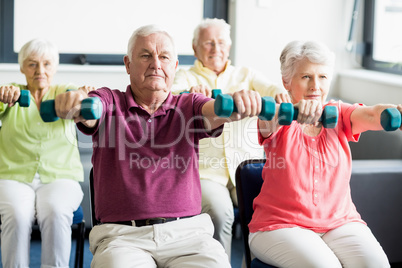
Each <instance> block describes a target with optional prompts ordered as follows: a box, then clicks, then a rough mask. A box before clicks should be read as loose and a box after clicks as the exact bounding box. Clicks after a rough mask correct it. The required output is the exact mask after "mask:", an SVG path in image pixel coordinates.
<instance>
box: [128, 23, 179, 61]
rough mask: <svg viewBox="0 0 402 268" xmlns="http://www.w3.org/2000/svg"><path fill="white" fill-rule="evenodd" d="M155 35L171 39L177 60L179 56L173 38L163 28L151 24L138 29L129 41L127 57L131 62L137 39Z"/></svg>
mask: <svg viewBox="0 0 402 268" xmlns="http://www.w3.org/2000/svg"><path fill="white" fill-rule="evenodd" d="M155 33H162V34H164V35H166V36H167V37H168V38H169V39H170V41H171V43H172V46H173V53H174V55H173V56H174V57H175V59H176V60H177V58H178V56H177V51H176V46H175V44H174V40H173V37H172V36H171V35H170V34H169V33H168V32H167V31H166V30H164V29H163V28H162V27H161V26H158V25H155V24H150V25H145V26H142V27H140V28H138V29H137V30H135V31H134V32H133V34H132V35H131V37H130V39H129V40H128V46H127V56H128V58H129V59H130V61H131V56H132V53H133V49H134V46H135V42H136V41H137V38H138V37H140V36H141V37H145V36H148V35H151V34H155Z"/></svg>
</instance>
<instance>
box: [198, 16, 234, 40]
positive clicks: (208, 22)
mask: <svg viewBox="0 0 402 268" xmlns="http://www.w3.org/2000/svg"><path fill="white" fill-rule="evenodd" d="M210 26H216V27H220V28H221V29H222V30H223V38H224V40H225V41H226V43H227V44H228V45H231V44H232V39H231V38H230V25H229V24H228V23H226V21H225V20H223V19H217V18H214V19H210V18H207V19H204V20H202V21H201V23H200V24H198V26H197V27H196V28H195V30H194V37H193V46H196V45H197V43H198V39H199V38H200V31H201V30H202V29H205V28H208V27H210Z"/></svg>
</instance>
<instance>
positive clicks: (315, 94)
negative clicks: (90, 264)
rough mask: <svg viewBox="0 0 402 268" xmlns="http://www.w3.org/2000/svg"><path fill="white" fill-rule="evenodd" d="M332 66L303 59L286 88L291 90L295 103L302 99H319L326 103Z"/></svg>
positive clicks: (285, 84) (297, 65) (290, 93)
mask: <svg viewBox="0 0 402 268" xmlns="http://www.w3.org/2000/svg"><path fill="white" fill-rule="evenodd" d="M331 74H332V68H331V67H330V66H327V65H322V64H317V63H312V62H310V61H309V60H308V59H303V60H301V61H300V62H299V63H297V64H296V66H295V70H294V74H293V77H292V79H291V81H289V82H288V83H286V82H285V81H284V83H283V84H284V86H285V88H286V89H287V90H288V91H289V95H290V97H291V98H292V102H293V103H298V102H299V101H300V100H302V99H305V100H318V101H320V102H321V103H324V102H325V100H326V98H327V96H328V93H329V89H330V85H331V79H332V75H331Z"/></svg>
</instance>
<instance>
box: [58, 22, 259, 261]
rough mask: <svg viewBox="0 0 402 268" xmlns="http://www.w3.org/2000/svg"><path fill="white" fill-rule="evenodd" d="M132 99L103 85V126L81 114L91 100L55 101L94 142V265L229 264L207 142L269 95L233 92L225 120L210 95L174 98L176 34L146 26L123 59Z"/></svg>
mask: <svg viewBox="0 0 402 268" xmlns="http://www.w3.org/2000/svg"><path fill="white" fill-rule="evenodd" d="M124 63H125V66H126V71H127V73H128V74H129V76H130V85H129V86H128V87H127V89H126V91H125V92H122V91H119V90H111V89H109V88H100V89H98V90H96V91H93V92H91V93H90V94H89V96H92V97H94V96H96V97H99V98H100V100H101V103H102V107H103V111H102V115H101V117H100V119H99V120H85V119H83V118H82V116H80V112H79V111H78V110H77V111H75V112H71V110H72V109H74V108H79V107H80V105H81V101H82V99H84V98H86V97H87V96H85V94H82V93H81V92H79V91H76V92H67V93H65V94H63V95H59V96H57V97H56V101H55V107H56V113H57V115H58V116H60V117H62V118H67V117H70V118H71V114H73V115H72V117H73V118H74V119H75V121H76V122H77V123H78V127H79V129H80V130H81V131H82V132H83V133H85V134H88V135H92V139H93V144H94V148H93V149H94V151H93V157H92V162H93V170H94V190H95V193H96V194H95V198H96V199H95V204H96V211H95V213H96V217H97V219H98V220H99V221H100V222H102V224H101V225H97V226H95V227H94V228H93V229H92V231H91V233H90V249H91V251H92V253H93V254H94V257H93V261H92V267H107V268H110V267H119V268H120V267H178V268H179V267H180V268H182V267H208V268H211V267H217V268H218V267H219V268H222V267H230V264H229V260H228V257H227V255H226V253H225V251H224V249H223V247H222V246H221V244H220V243H219V242H218V241H216V240H214V239H213V237H212V235H213V225H212V221H211V219H210V217H209V215H207V214H200V213H201V189H200V180H199V173H198V148H197V145H198V141H199V140H200V139H202V138H205V137H214V136H218V135H220V134H221V132H222V127H223V124H224V123H225V122H230V121H237V120H240V119H242V118H244V117H247V116H254V115H257V114H258V113H259V112H260V110H261V97H260V96H259V95H258V93H256V92H254V91H240V92H236V93H234V94H233V99H234V101H235V103H236V106H237V108H238V112H237V113H233V114H232V115H231V116H230V117H229V118H221V117H217V116H216V114H215V112H214V100H213V99H210V98H207V97H205V96H204V95H202V94H182V95H172V94H171V86H172V83H173V79H174V75H175V72H176V69H177V66H178V59H177V53H176V50H175V46H174V43H173V39H172V38H171V36H170V35H169V34H168V33H167V32H166V31H164V30H162V29H161V28H159V27H157V26H154V25H147V26H143V27H141V28H139V29H137V30H136V31H135V32H134V33H133V35H132V36H131V38H130V40H129V43H128V53H127V55H126V56H125V57H124Z"/></svg>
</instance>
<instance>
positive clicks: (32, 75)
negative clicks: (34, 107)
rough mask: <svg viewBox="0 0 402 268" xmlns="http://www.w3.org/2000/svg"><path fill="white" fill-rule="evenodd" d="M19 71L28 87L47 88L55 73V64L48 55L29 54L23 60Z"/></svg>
mask: <svg viewBox="0 0 402 268" xmlns="http://www.w3.org/2000/svg"><path fill="white" fill-rule="evenodd" d="M21 72H22V73H23V74H24V75H25V78H26V80H27V84H28V88H29V89H47V88H49V87H50V85H51V82H52V79H53V76H54V74H55V73H56V65H55V64H54V62H53V60H52V59H51V58H50V57H46V56H37V55H30V56H29V57H28V58H27V59H26V60H25V61H24V62H23V64H22V68H21Z"/></svg>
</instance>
